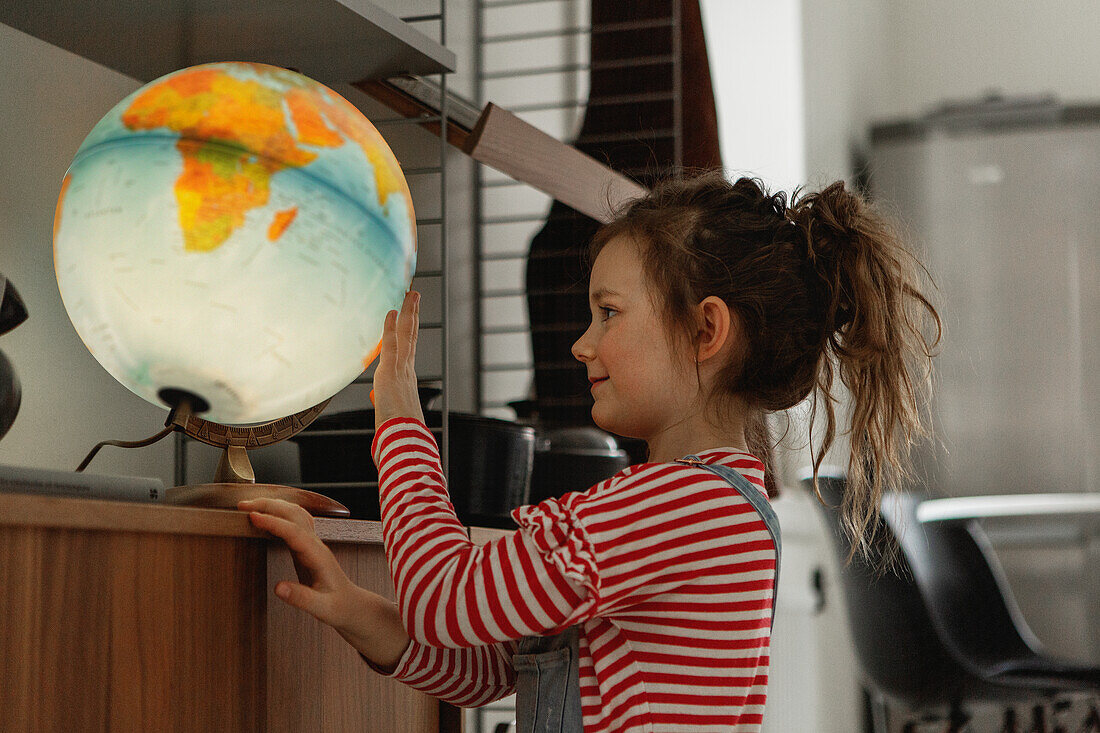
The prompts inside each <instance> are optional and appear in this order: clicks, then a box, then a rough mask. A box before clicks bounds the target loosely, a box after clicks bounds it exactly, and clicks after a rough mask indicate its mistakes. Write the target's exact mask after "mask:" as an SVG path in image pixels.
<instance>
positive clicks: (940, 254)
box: [869, 99, 1100, 495]
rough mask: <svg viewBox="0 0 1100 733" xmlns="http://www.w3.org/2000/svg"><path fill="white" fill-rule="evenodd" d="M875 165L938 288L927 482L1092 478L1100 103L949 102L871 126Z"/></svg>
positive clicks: (1096, 417) (1097, 396)
mask: <svg viewBox="0 0 1100 733" xmlns="http://www.w3.org/2000/svg"><path fill="white" fill-rule="evenodd" d="M869 162H870V180H871V189H872V193H873V195H874V197H875V198H876V199H878V200H879V201H880V203H883V204H885V205H886V206H887V207H888V208H889V209H891V210H893V212H894V213H895V214H897V215H898V216H899V217H900V219H901V220H902V221H903V222H904V223H905V224H906V225H907V227H908V234H909V235H910V236H911V237H912V238H913V239H915V241H916V243H917V246H918V248H920V249H921V250H923V253H924V256H925V261H926V262H927V263H928V265H929V269H930V271H931V274H932V276H933V277H934V279H935V280H936V283H937V284H938V286H939V289H940V294H939V295H940V300H941V303H942V306H941V313H942V315H943V316H944V322H945V324H946V328H947V333H946V339H945V341H944V343H943V347H942V353H941V355H940V356H939V357H938V358H937V360H936V385H935V398H934V403H933V413H934V424H935V429H936V433H937V440H938V444H937V445H933V446H928V447H925V448H924V449H922V450H921V451H920V456H919V458H920V460H919V464H920V470H921V472H922V474H923V475H924V477H925V480H927V481H928V482H929V484H930V488H931V489H932V490H933V491H935V492H939V493H943V494H946V495H972V494H1004V493H1016V492H1036V491H1094V490H1096V486H1097V471H1098V465H1097V462H1098V458H1100V338H1098V337H1100V287H1098V283H1100V207H1098V202H1100V107H1085V106H1077V107H1073V106H1065V105H1061V104H1059V103H1057V102H1056V101H1055V100H1053V99H1032V100H1023V101H1017V102H1012V101H1007V102H1006V101H1004V100H998V99H992V100H987V101H985V102H982V103H978V104H974V105H948V106H945V107H944V108H942V109H940V110H938V111H937V112H935V113H933V114H930V115H929V116H927V117H925V118H922V119H917V120H908V121H904V122H898V123H890V124H881V125H876V126H875V127H874V128H873V130H872V143H871V153H870V161H869Z"/></svg>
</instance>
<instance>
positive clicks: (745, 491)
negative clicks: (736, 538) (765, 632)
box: [676, 456, 783, 624]
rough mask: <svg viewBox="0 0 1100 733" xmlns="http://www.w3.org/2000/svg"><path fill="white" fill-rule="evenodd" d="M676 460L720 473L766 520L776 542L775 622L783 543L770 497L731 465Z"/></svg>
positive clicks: (693, 457)
mask: <svg viewBox="0 0 1100 733" xmlns="http://www.w3.org/2000/svg"><path fill="white" fill-rule="evenodd" d="M676 462H677V463H685V464H687V465H690V466H698V467H699V468H705V469H707V470H708V471H710V472H712V473H716V474H718V475H719V476H721V477H722V478H724V479H725V480H726V481H728V482H729V483H730V484H731V485H732V486H733V488H735V489H737V491H738V493H740V494H741V496H743V497H745V499H746V500H747V501H748V502H749V503H750V504H752V507H753V509H755V510H756V511H757V513H758V514H759V515H760V518H761V519H763V520H764V526H765V527H767V528H768V534H770V535H771V536H772V542H773V543H775V579H774V581H773V583H772V624H774V623H775V598H776V596H777V595H778V593H779V560H780V558H781V557H782V555H783V543H782V542H781V540H780V533H779V517H777V516H776V515H775V510H774V509H772V505H771V504H770V503H768V498H767V497H766V496H765V495H764V494H763V493H761V491H760V488H759V487H758V486H755V485H753V484H752V483H750V482H749V480H748V479H747V478H745V477H744V476H742V475H741V474H740V473H738V472H737V471H736V470H735V469H732V468H730V467H729V466H722V465H718V464H713V463H703V461H702V460H701V459H700V458H699V456H686V457H684V458H677V459H676Z"/></svg>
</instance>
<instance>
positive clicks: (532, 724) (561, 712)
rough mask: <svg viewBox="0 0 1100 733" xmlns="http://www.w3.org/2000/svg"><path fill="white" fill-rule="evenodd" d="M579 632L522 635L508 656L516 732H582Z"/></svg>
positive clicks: (572, 629)
mask: <svg viewBox="0 0 1100 733" xmlns="http://www.w3.org/2000/svg"><path fill="white" fill-rule="evenodd" d="M579 640H580V632H579V630H578V627H576V626H570V627H569V628H568V629H566V630H565V631H563V632H561V633H560V634H558V635H557V636H525V637H523V638H522V639H520V640H519V653H518V654H515V655H513V656H512V666H513V667H514V668H515V671H516V730H517V733H583V732H584V722H583V719H582V716H581V674H580V641H579Z"/></svg>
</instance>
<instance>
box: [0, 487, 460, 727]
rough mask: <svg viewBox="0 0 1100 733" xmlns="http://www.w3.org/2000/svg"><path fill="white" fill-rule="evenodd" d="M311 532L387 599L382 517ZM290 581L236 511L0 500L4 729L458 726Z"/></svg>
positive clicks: (280, 548) (278, 548)
mask: <svg viewBox="0 0 1100 733" xmlns="http://www.w3.org/2000/svg"><path fill="white" fill-rule="evenodd" d="M317 529H318V533H319V534H320V535H321V536H322V538H324V539H325V541H326V542H327V543H328V544H329V546H330V547H332V548H333V551H334V552H335V553H336V556H337V557H338V558H339V560H340V563H341V564H342V565H343V567H344V569H345V570H346V571H347V572H348V574H349V575H350V576H351V578H352V579H353V580H354V581H355V582H356V583H358V584H360V585H363V586H365V587H367V588H370V589H372V590H374V591H376V592H379V593H382V594H384V595H388V596H390V597H392V595H393V592H392V584H391V581H390V578H389V572H388V570H387V567H386V561H385V555H384V552H383V548H382V539H381V527H380V525H379V524H378V523H377V522H362V521H355V520H346V519H344V520H341V519H318V520H317ZM292 577H294V568H293V565H292V563H291V559H290V554H289V552H288V551H287V549H286V547H285V546H284V545H283V544H282V542H281V541H277V540H273V539H269V538H268V537H267V536H265V535H262V534H261V533H260V532H258V531H256V530H255V529H254V528H253V527H252V526H251V524H250V523H249V522H248V518H247V517H246V516H245V515H244V514H241V513H238V512H234V511H224V510H212V509H193V508H181V507H168V506H161V505H156V504H136V503H125V502H110V501H95V500H86V499H67V498H55V497H41V496H33V495H22V494H0V583H2V586H0V624H2V627H3V634H2V635H0V729H2V730H12V731H21V732H22V731H60V730H71V731H81V732H82V733H83V732H85V731H106V730H115V731H121V730H135V731H136V730H140V731H160V730H170V731H214V730H218V731H341V732H342V731H441V730H448V731H449V730H458V729H459V719H460V718H459V715H458V711H457V710H456V709H454V708H451V707H450V706H447V705H441V704H440V703H438V702H437V701H435V700H434V699H433V698H430V697H427V696H425V695H422V694H420V693H418V692H415V691H414V690H411V689H409V688H407V687H405V686H404V685H402V684H401V683H399V682H395V681H392V680H388V679H385V678H382V677H380V676H379V675H377V674H375V673H374V672H373V671H371V670H370V668H369V667H367V666H366V664H365V663H364V662H363V661H362V660H361V658H360V657H359V655H358V654H357V653H356V652H355V650H354V649H352V648H351V647H350V646H349V645H348V644H347V643H346V642H344V640H343V639H341V638H340V637H339V636H338V635H337V634H336V633H335V632H334V631H333V630H332V629H330V628H329V627H327V626H324V625H323V624H321V623H320V622H318V621H316V620H315V619H313V618H312V617H311V616H308V615H307V614H305V613H302V612H300V611H298V610H296V609H293V608H290V607H289V606H286V605H285V604H284V603H283V602H282V601H280V600H279V599H278V598H276V597H275V596H274V594H273V592H272V588H273V587H274V585H275V583H276V582H277V581H278V580H281V579H285V578H292Z"/></svg>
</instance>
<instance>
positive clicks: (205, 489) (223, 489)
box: [164, 482, 351, 517]
mask: <svg viewBox="0 0 1100 733" xmlns="http://www.w3.org/2000/svg"><path fill="white" fill-rule="evenodd" d="M245 499H282V500H284V501H289V502H290V503H291V504H297V505H298V506H300V507H302V508H303V509H305V510H306V511H307V512H309V513H310V514H312V515H313V516H315V517H348V516H351V512H350V511H348V508H347V507H346V506H344V505H343V504H341V503H340V502H338V501H336V500H334V499H330V498H328V497H327V496H324V495H323V494H318V493H316V492H313V491H307V490H305V489H296V488H294V487H292V486H282V485H280V484H256V483H243V482H233V483H211V484H193V485H190V486H173V487H172V488H170V489H168V490H167V491H165V492H164V503H166V504H176V505H179V506H194V507H207V508H211V509H236V508H237V502H239V501H244V500H245Z"/></svg>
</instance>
